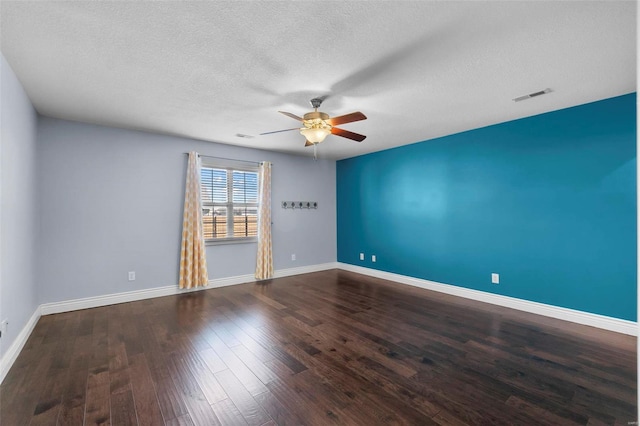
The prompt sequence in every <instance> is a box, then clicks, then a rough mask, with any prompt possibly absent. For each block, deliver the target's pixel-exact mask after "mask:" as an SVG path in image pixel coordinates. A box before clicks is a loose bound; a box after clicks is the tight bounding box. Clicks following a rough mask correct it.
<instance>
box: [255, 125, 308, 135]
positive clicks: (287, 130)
mask: <svg viewBox="0 0 640 426" xmlns="http://www.w3.org/2000/svg"><path fill="white" fill-rule="evenodd" d="M292 130H300V128H299V127H294V128H293V129H284V130H276V131H274V132H265V133H260V136H262V135H270V134H272V133H280V132H290V131H292Z"/></svg>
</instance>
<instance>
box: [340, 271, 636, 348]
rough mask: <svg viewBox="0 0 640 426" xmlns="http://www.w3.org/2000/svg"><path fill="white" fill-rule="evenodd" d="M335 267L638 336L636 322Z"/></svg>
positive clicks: (394, 276) (428, 282)
mask: <svg viewBox="0 0 640 426" xmlns="http://www.w3.org/2000/svg"><path fill="white" fill-rule="evenodd" d="M338 268H340V269H344V270H345V271H351V272H356V273H358V274H362V275H368V276H371V277H376V278H382V279H385V280H389V281H395V282H398V283H401V284H407V285H411V286H414V287H420V288H424V289H427V290H433V291H437V292H440V293H446V294H451V295H453V296H458V297H464V298H466V299H472V300H477V301H479V302H485V303H491V304H493V305H498V306H504V307H506V308H511V309H517V310H519V311H525V312H530V313H532V314H538V315H544V316H547V317H551V318H556V319H560V320H564V321H571V322H575V323H578V324H583V325H588V326H591V327H598V328H602V329H605V330H609V331H615V332H617V333H623V334H628V335H631V336H637V335H638V323H637V322H634V321H627V320H623V319H618V318H612V317H607V316H604V315H598V314H592V313H589V312H583V311H577V310H574V309H569V308H561V307H558V306H553V305H546V304H544V303H538V302H530V301H528V300H523V299H516V298H515V297H509V296H502V295H499V294H493V293H487V292H484V291H478V290H471V289H468V288H464V287H458V286H454V285H450V284H442V283H438V282H435V281H429V280H423V279H420V278H413V277H408V276H406V275H399V274H394V273H392V272H385V271H379V270H377V269H370V268H364V267H362V266H356V265H351V264H348V263H340V262H339V263H338Z"/></svg>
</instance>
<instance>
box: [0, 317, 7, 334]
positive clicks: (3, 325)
mask: <svg viewBox="0 0 640 426" xmlns="http://www.w3.org/2000/svg"><path fill="white" fill-rule="evenodd" d="M8 327H9V320H8V319H5V320H4V321H2V322H0V336H2V335H3V334H6V333H7V328H8Z"/></svg>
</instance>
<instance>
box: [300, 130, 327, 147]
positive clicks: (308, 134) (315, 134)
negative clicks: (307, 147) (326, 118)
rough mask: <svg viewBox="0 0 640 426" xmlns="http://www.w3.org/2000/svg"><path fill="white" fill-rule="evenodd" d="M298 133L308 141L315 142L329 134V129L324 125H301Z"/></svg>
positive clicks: (320, 140)
mask: <svg viewBox="0 0 640 426" xmlns="http://www.w3.org/2000/svg"><path fill="white" fill-rule="evenodd" d="M300 134H301V135H302V136H304V137H305V138H307V140H308V141H309V142H311V143H313V144H317V143H320V142H322V141H323V140H324V139H325V138H326V137H327V136H329V135H330V134H331V130H329V129H327V128H324V127H303V128H302V129H300Z"/></svg>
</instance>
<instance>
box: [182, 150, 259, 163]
mask: <svg viewBox="0 0 640 426" xmlns="http://www.w3.org/2000/svg"><path fill="white" fill-rule="evenodd" d="M183 154H184V155H189V153H188V152H184V153H183ZM198 157H206V158H215V159H216V160H229V161H240V162H242V163H253V164H262V163H263V162H262V161H247V160H238V159H235V158H225V157H213V156H211V155H202V154H198Z"/></svg>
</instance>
